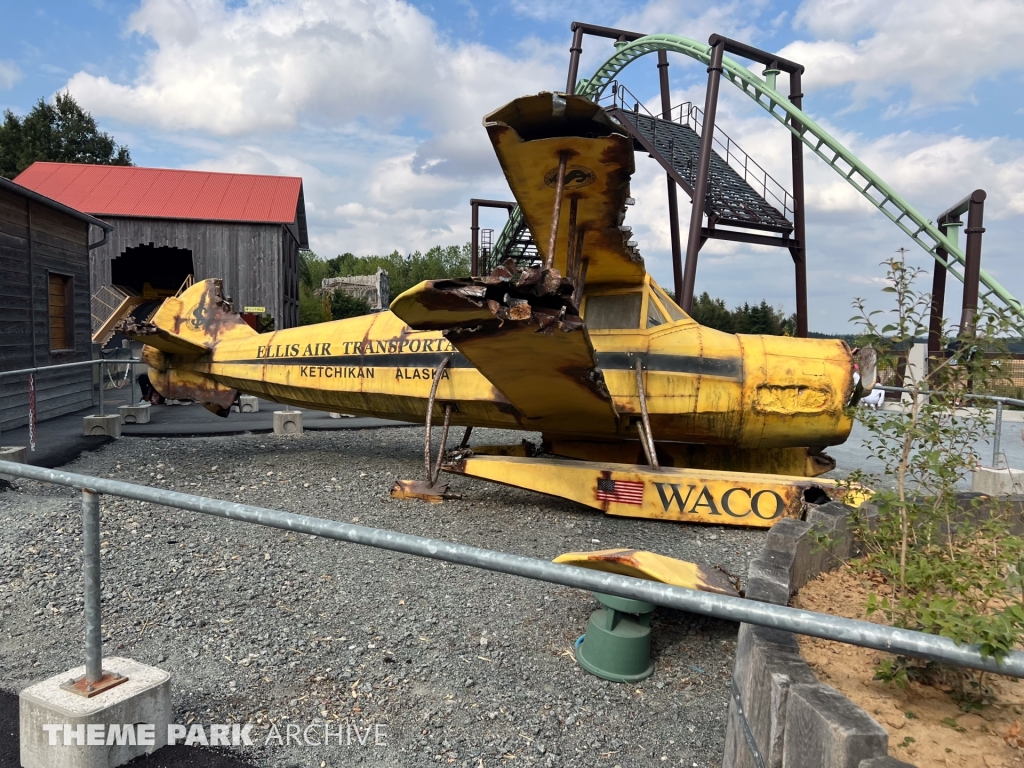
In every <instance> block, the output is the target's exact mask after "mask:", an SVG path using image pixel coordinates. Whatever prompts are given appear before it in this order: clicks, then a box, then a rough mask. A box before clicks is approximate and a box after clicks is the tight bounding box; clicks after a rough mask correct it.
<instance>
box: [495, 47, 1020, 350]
mask: <svg viewBox="0 0 1024 768" xmlns="http://www.w3.org/2000/svg"><path fill="white" fill-rule="evenodd" d="M616 48H617V50H616V52H615V53H614V54H613V55H612V56H611V57H610V58H609V59H608V60H607V61H605V62H604V64H602V65H601V66H600V67H598V69H597V71H596V72H595V73H594V74H593V76H592V77H590V78H589V79H584V80H580V81H579V83H578V84H577V86H576V93H578V94H580V95H581V96H586V97H587V98H589V99H592V100H594V101H597V99H598V98H600V96H601V94H602V93H603V91H604V89H605V88H606V87H607V86H608V85H609V83H611V81H612V80H614V79H615V78H616V77H617V76H618V74H619V73H620V72H621V71H622V70H623V69H624V68H625V67H626V66H627V65H628V64H630V63H632V62H633V61H635V60H636V59H639V58H640V57H641V56H646V55H647V54H649V53H655V52H657V51H671V52H674V53H681V54H683V55H685V56H689V57H690V58H693V59H696V60H697V61H701V62H704V63H705V64H708V63H710V60H711V46H709V45H707V44H706V43H700V42H698V41H696V40H691V39H689V38H686V37H680V36H678V35H648V36H646V37H641V38H639V39H637V40H634V41H633V42H632V43H617V44H616ZM722 74H723V75H724V76H725V77H726V78H727V79H728V80H729V81H730V82H731V83H732V84H733V85H735V86H736V87H737V88H739V89H740V90H741V91H743V93H745V94H746V95H747V96H749V97H750V98H751V99H753V100H754V101H755V102H756V103H757V104H759V105H760V106H761V107H762V108H763V109H765V110H766V111H767V112H768V114H770V115H771V116H772V117H774V118H775V119H776V120H778V121H779V122H780V123H782V125H783V126H785V127H786V129H787V130H788V131H789V132H790V133H792V134H793V135H795V136H797V137H799V138H800V140H801V141H802V142H803V143H804V144H806V145H807V146H808V147H810V149H811V151H812V152H814V154H816V155H817V156H818V157H820V158H821V159H822V160H824V161H825V162H826V163H827V164H828V165H829V166H830V167H831V168H832V169H833V170H835V171H836V173H838V174H840V175H841V176H842V177H843V178H845V179H846V180H847V181H848V182H849V183H850V184H851V185H852V186H853V188H854V189H856V190H857V191H858V192H860V194H861V195H863V196H864V197H865V198H866V199H867V200H868V201H869V202H870V203H871V204H872V205H874V206H875V207H876V208H877V209H878V210H880V211H881V212H882V213H883V214H885V215H886V216H887V217H888V218H889V220H890V221H892V222H893V223H894V224H895V225H896V226H897V227H899V228H900V229H901V230H903V232H904V234H906V235H907V237H909V238H910V239H911V240H913V241H914V242H915V243H917V244H918V245H919V246H921V247H922V248H923V249H924V250H925V251H927V252H928V253H929V254H931V256H932V258H933V259H935V260H936V261H937V262H938V263H939V264H941V265H943V266H945V267H946V268H947V269H948V270H949V271H950V272H951V273H952V274H953V275H954V276H955V277H956V278H957V279H958V280H960V282H963V279H964V277H963V272H962V271H961V268H962V267H963V266H964V265H965V264H966V259H965V257H964V252H963V250H962V249H961V248H960V247H959V245H957V244H956V243H955V242H953V241H951V240H950V239H948V238H947V237H946V236H945V235H943V234H942V233H941V232H940V231H939V229H938V227H936V226H935V224H934V223H933V222H931V221H930V220H929V219H927V218H925V217H924V216H922V215H921V214H920V213H919V212H918V211H917V210H916V209H915V208H914V207H913V206H912V205H910V203H908V202H907V201H906V200H904V199H903V198H902V197H900V195H898V194H897V193H896V191H895V190H894V189H893V188H892V187H890V186H889V185H888V184H886V183H885V182H884V181H883V180H882V179H881V178H880V177H879V176H878V175H877V174H876V173H874V172H873V171H872V170H871V169H870V168H868V167H867V166H866V165H865V164H864V163H863V162H861V161H860V160H859V159H858V158H857V157H856V155H854V154H853V153H852V152H850V150H848V149H847V148H846V147H844V146H843V145H842V144H840V143H839V142H838V141H837V140H836V139H835V138H833V137H832V136H830V135H829V133H828V132H827V131H826V130H824V129H823V128H822V127H821V126H819V125H818V124H817V123H815V122H814V120H812V119H811V118H810V117H808V116H807V115H806V114H805V113H804V112H803V111H801V110H800V109H799V108H797V107H795V106H794V105H793V104H792V103H791V102H790V101H789V99H787V98H786V97H785V96H783V95H782V94H780V93H779V92H778V91H777V90H775V89H774V88H771V87H770V86H769V85H768V83H767V82H765V80H763V79H762V78H760V77H758V76H757V75H755V74H754V73H753V72H751V71H750V70H749V69H747V68H746V67H744V66H743V65H742V64H740V63H738V62H736V61H734V60H733V59H730V58H729V57H728V56H724V57H723V58H722ZM521 224H522V212H521V211H520V210H519V208H518V207H517V208H516V209H515V211H513V214H512V217H511V218H510V219H509V221H508V222H507V223H506V225H505V228H504V229H503V230H502V232H501V235H500V236H499V238H498V240H497V242H496V243H495V247H494V252H495V253H504V251H505V249H507V248H508V246H509V244H510V243H511V239H512V237H513V235H514V233H515V231H516V229H517V228H518V227H519V226H521ZM940 248H941V249H943V250H945V251H946V252H947V253H948V254H949V258H948V259H945V258H943V257H942V255H941V254H940V253H939V249H940ZM981 283H982V285H984V286H985V288H986V289H987V290H986V292H984V293H982V295H981V296H980V299H981V301H983V302H984V303H985V304H986V306H988V307H991V308H992V309H995V310H998V309H1000V308H1006V309H1008V310H1010V311H1011V312H1013V313H1014V314H1016V316H1017V319H1018V320H1019V321H1020V323H1019V324H1017V326H1016V328H1017V331H1018V332H1019V333H1021V334H1022V335H1024V305H1022V304H1021V302H1020V301H1018V300H1017V299H1016V298H1014V296H1013V295H1012V294H1011V293H1010V292H1009V291H1007V290H1006V289H1005V288H1004V287H1003V286H1002V285H1000V284H999V283H998V282H997V281H996V280H995V279H994V278H993V277H992V276H991V275H989V274H988V273H987V272H986V271H985V270H982V271H981Z"/></svg>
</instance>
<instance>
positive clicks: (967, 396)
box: [872, 384, 1024, 467]
mask: <svg viewBox="0 0 1024 768" xmlns="http://www.w3.org/2000/svg"><path fill="white" fill-rule="evenodd" d="M872 389H880V390H882V391H883V392H904V393H906V394H908V395H921V396H922V397H927V396H929V395H933V394H941V393H935V392H931V391H929V390H924V389H921V390H914V389H910V388H909V387H890V386H887V385H885V384H875V386H874V387H872ZM960 397H962V398H963V399H964V400H987V401H988V402H991V403H995V404H996V415H995V419H994V420H993V424H992V466H993V467H998V466H999V465H1000V463H1001V460H1000V451H999V448H1000V443H1001V441H1002V437H1003V406H1004V405H1017V406H1020V407H1022V408H1024V400H1018V399H1017V398H1015V397H1004V396H1003V395H986V394H977V395H976V394H974V393H970V392H968V393H964V394H962V395H960Z"/></svg>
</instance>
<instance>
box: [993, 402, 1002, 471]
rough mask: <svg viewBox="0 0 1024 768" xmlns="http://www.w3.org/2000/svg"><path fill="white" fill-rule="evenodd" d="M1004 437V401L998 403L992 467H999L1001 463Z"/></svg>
mask: <svg viewBox="0 0 1024 768" xmlns="http://www.w3.org/2000/svg"><path fill="white" fill-rule="evenodd" d="M1002 435H1003V401H1002V400H998V401H996V424H995V436H994V437H993V438H992V466H993V467H998V466H999V464H1000V461H999V440H1000V438H1001V437H1002Z"/></svg>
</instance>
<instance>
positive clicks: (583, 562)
mask: <svg viewBox="0 0 1024 768" xmlns="http://www.w3.org/2000/svg"><path fill="white" fill-rule="evenodd" d="M555 562H556V563H562V564H564V565H575V566H578V567H580V568H591V569H593V570H595V571H604V572H606V573H617V574H620V575H622V576H632V577H633V578H636V579H647V580H648V581H660V582H661V583H662V584H671V585H673V586H676V587H686V588H687V589H699V590H700V591H701V592H715V593H717V594H719V595H733V596H736V597H738V596H739V593H738V592H737V591H736V590H735V589H734V588H733V585H732V583H731V582H730V581H729V579H728V577H727V576H726V575H725V574H723V573H722V572H721V571H717V570H715V569H714V568H709V567H707V566H704V565H698V564H697V563H688V562H686V561H685V560H676V559H675V558H674V557H666V556H665V555H659V554H658V553H656V552H646V551H644V550H641V549H601V550H598V551H596V552H566V553H565V554H564V555H559V556H558V557H556V558H555Z"/></svg>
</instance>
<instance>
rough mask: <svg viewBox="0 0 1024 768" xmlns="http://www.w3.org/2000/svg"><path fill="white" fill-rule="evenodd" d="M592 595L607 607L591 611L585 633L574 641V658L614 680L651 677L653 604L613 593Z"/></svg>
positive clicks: (623, 680)
mask: <svg viewBox="0 0 1024 768" xmlns="http://www.w3.org/2000/svg"><path fill="white" fill-rule="evenodd" d="M594 596H595V597H596V598H597V599H598V600H599V601H600V602H601V603H602V604H604V605H605V606H606V607H605V608H601V609H600V610H598V611H595V612H594V614H593V615H592V616H591V617H590V622H589V624H588V625H587V633H586V634H585V635H583V637H581V638H580V639H579V640H577V641H576V661H577V662H579V665H580V666H581V667H583V668H584V669H585V670H587V672H590V673H591V674H592V675H597V677H600V678H602V679H604V680H611V681H612V682H616V683H635V682H638V681H640V680H644V679H645V678H648V677H650V676H651V675H652V674H653V673H654V662H653V661H651V616H652V615H653V614H654V606H653V605H652V604H651V603H644V602H641V601H639V600H627V599H626V598H622V597H613V596H612V595H602V594H597V593H595V595H594Z"/></svg>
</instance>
